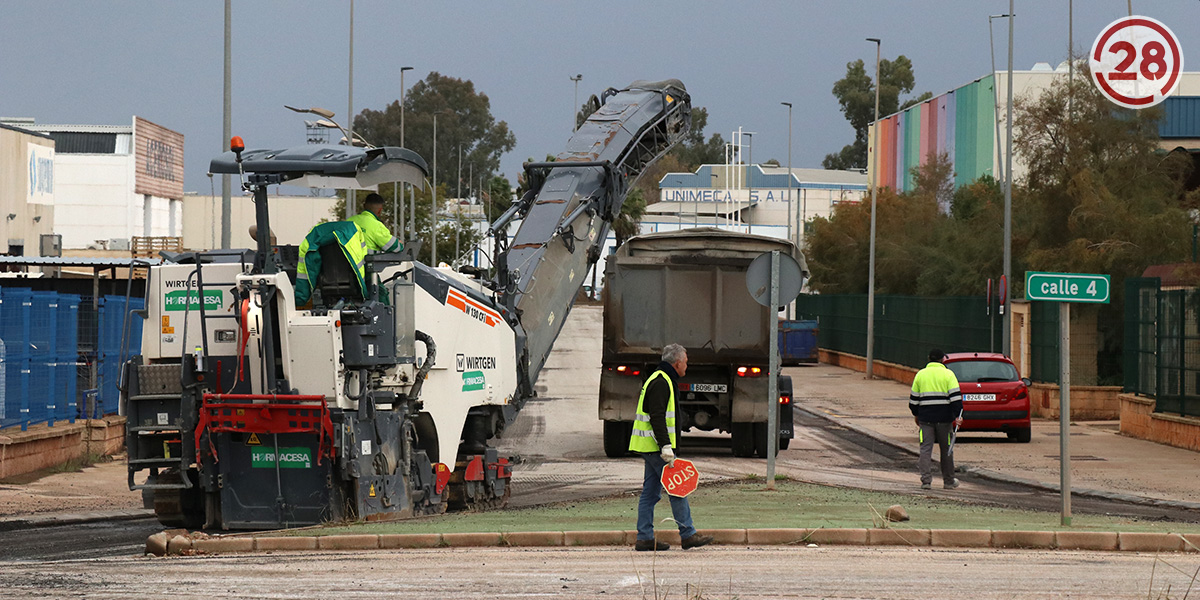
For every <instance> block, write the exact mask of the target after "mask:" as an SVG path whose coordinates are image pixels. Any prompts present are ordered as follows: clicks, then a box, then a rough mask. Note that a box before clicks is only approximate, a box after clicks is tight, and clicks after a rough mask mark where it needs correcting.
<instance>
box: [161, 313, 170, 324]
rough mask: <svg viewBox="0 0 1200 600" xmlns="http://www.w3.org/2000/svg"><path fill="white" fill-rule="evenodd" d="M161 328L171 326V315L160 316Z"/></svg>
mask: <svg viewBox="0 0 1200 600" xmlns="http://www.w3.org/2000/svg"><path fill="white" fill-rule="evenodd" d="M162 326H163V327H170V326H171V315H163V316H162Z"/></svg>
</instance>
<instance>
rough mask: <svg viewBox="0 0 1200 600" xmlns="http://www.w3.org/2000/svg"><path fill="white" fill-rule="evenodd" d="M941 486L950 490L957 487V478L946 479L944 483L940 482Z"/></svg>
mask: <svg viewBox="0 0 1200 600" xmlns="http://www.w3.org/2000/svg"><path fill="white" fill-rule="evenodd" d="M942 487H943V488H945V489H948V490H952V489H954V488H956V487H958V480H957V479H953V480H950V481H947V482H946V483H944V484H942Z"/></svg>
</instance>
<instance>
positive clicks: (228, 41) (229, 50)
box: [92, 0, 233, 387]
mask: <svg viewBox="0 0 1200 600" xmlns="http://www.w3.org/2000/svg"><path fill="white" fill-rule="evenodd" d="M231 5H232V0H225V108H224V118H223V121H224V127H223V128H222V137H221V152H226V151H228V150H229V139H230V137H231V136H232V135H233V88H232V83H231V82H232V80H233V41H232V40H233V35H232V29H233V25H232V22H233V8H232V6H231ZM232 212H233V201H232V200H230V186H229V175H222V176H221V247H222V248H225V249H228V248H229V247H230V246H232V245H233V239H232V237H233V236H232V235H231V228H232V225H231V218H232V217H231V213H232ZM92 387H95V386H92Z"/></svg>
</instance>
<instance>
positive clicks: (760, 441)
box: [754, 423, 783, 458]
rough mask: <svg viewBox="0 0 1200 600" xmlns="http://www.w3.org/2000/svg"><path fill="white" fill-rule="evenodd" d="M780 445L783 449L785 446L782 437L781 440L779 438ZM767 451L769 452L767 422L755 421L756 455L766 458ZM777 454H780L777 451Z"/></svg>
mask: <svg viewBox="0 0 1200 600" xmlns="http://www.w3.org/2000/svg"><path fill="white" fill-rule="evenodd" d="M779 447H780V448H781V449H782V448H783V439H782V438H780V440H779ZM767 452H768V450H767V424H766V423H755V424H754V455H755V456H757V457H759V458H766V457H767ZM775 456H779V453H778V452H776V453H775Z"/></svg>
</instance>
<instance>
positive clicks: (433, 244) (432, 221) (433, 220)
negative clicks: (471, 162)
mask: <svg viewBox="0 0 1200 600" xmlns="http://www.w3.org/2000/svg"><path fill="white" fill-rule="evenodd" d="M437 118H438V114H437V113H433V195H432V197H433V203H432V204H433V206H431V208H432V212H430V213H429V251H430V252H431V254H430V257H431V258H430V261H429V262H430V263H431V266H432V267H433V268H435V269H436V268H437V264H438V261H437V225H438V223H437V204H438V203H437V192H438V187H437Z"/></svg>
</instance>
